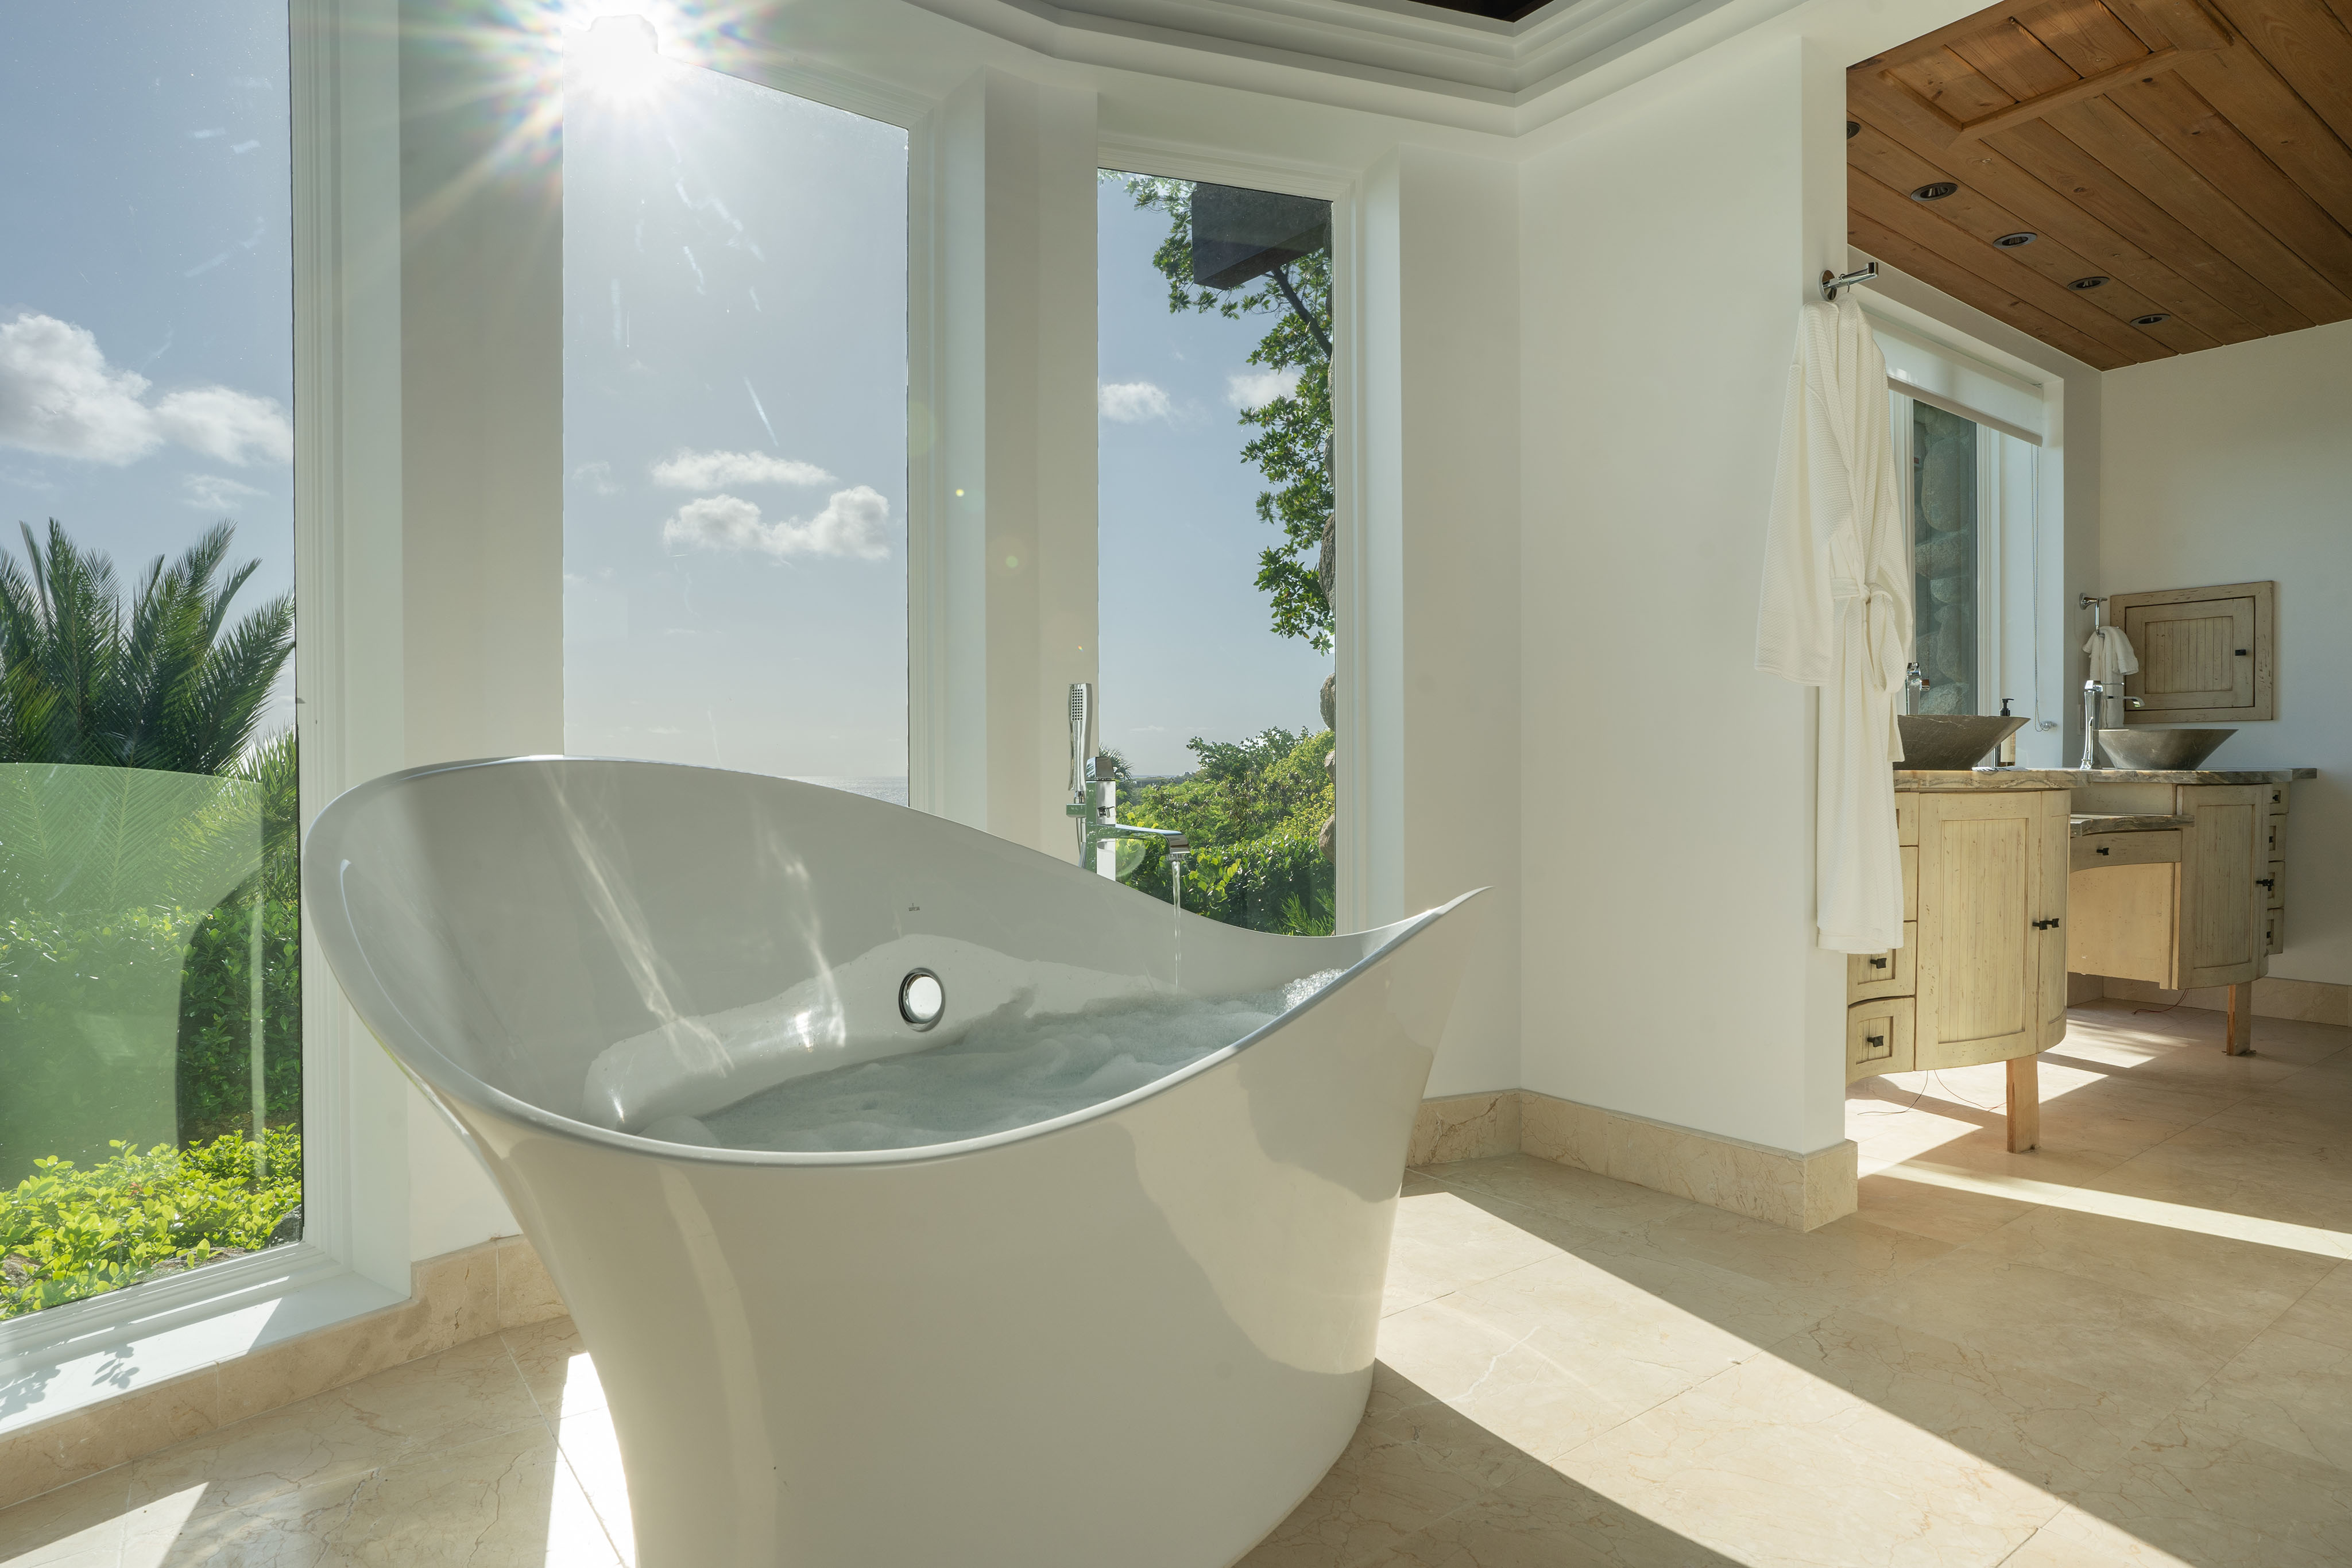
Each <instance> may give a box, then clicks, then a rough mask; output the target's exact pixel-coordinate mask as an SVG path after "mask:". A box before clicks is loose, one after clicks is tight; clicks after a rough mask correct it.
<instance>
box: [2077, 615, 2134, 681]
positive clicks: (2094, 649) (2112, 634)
mask: <svg viewBox="0 0 2352 1568" xmlns="http://www.w3.org/2000/svg"><path fill="white" fill-rule="evenodd" d="M2083 652H2084V653H2088V654H2089V655H2090V656H2091V679H2093V680H2095V681H2096V682H2098V683H2099V685H2103V686H2106V685H2115V684H2116V682H2117V681H2120V680H2122V679H2123V678H2124V677H2125V676H2126V675H2132V674H2138V673H2139V655H2138V654H2137V653H2133V652H2132V645H2131V639H2130V638H2128V637H2126V636H2125V635H2124V629H2123V628H2122V627H2120V626H2102V627H2100V628H2099V629H2098V630H2097V631H2095V632H2092V633H2091V640H2090V641H2089V642H2087V643H2084V644H2083Z"/></svg>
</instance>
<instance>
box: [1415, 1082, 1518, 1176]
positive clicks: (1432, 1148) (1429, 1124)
mask: <svg viewBox="0 0 2352 1568" xmlns="http://www.w3.org/2000/svg"><path fill="white" fill-rule="evenodd" d="M1518 1152H1519V1092H1518V1091H1517V1090H1516V1089H1496V1090H1492V1091H1490V1092H1486V1093H1484V1094H1449V1095H1446V1096H1444V1098H1442V1099H1437V1100H1423V1102H1422V1103H1421V1111H1420V1113H1419V1114H1417V1115H1415V1116H1414V1117H1413V1119H1412V1143H1411V1144H1410V1145H1407V1146H1406V1152H1405V1160H1404V1163H1405V1164H1407V1165H1409V1166H1442V1165H1450V1164H1452V1163H1453V1162H1454V1161H1455V1160H1483V1159H1487V1158H1490V1157H1492V1156H1493V1155H1515V1154H1517V1153H1518Z"/></svg>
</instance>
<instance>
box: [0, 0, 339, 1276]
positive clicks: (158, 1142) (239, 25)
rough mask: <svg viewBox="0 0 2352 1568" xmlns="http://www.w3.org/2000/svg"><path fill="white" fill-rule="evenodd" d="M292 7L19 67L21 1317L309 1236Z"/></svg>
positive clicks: (31, 55)
mask: <svg viewBox="0 0 2352 1568" xmlns="http://www.w3.org/2000/svg"><path fill="white" fill-rule="evenodd" d="M287 73H288V33H287V10H286V5H285V4H284V0H208V3H206V4H204V5H184V4H166V3H163V0H117V3H113V4H109V5H59V6H34V7H17V8H15V9H13V10H12V11H11V13H10V15H9V18H8V31H7V43H6V45H5V47H0V131H4V132H5V134H0V214H5V231H6V234H7V236H8V238H7V243H6V247H5V261H0V501H5V506H6V515H5V517H0V525H5V527H0V1317H19V1316H22V1315H24V1314H27V1313H31V1312H37V1311H39V1310H41V1309H44V1308H50V1307H56V1306H59V1305H62V1304H65V1303H68V1302H72V1301H80V1300H83V1299H86V1298H89V1297H92V1296H97V1295H101V1294H104V1293H106V1292H108V1291H114V1290H118V1289H121V1288H122V1287H125V1286H131V1285H136V1284H140V1283H142V1282H143V1281H152V1280H154V1279H157V1278H159V1277H162V1276H165V1275H172V1274H177V1273H180V1272H182V1271H184V1270H187V1269H189V1268H191V1267H194V1266H196V1265H201V1264H205V1263H208V1262H213V1261H216V1260H221V1259H225V1258H233V1257H236V1256H239V1255H241V1254H243V1253H246V1252H250V1251H253V1250H257V1249H261V1248H264V1247H267V1246H268V1245H271V1244H273V1243H277V1242H283V1241H288V1240H291V1239H295V1238H297V1237H299V1234H300V1226H301V1218H300V1207H299V1205H300V1198H301V1183H302V1159H301V1107H302V1082H301V1077H302V1064H301V1041H300V1022H299V1020H300V1005H299V999H300V979H299V922H298V913H297V881H298V879H297V875H296V858H297V835H298V832H299V815H298V811H297V806H296V798H295V795H296V791H295V765H294V764H295V758H294V746H295V743H294V728H293V715H294V682H293V676H294V671H293V664H292V657H293V636H294V622H293V613H294V612H293V583H294V571H293V542H294V536H293V473H292V463H293V455H294V452H293V428H292V423H291V421H292V417H293V415H292V404H293V391H292V381H293V346H292V309H293V301H292V285H291V280H290V271H291V254H292V253H291V248H290V240H289V224H290V204H289V159H290V151H289V149H290V136H289V116H288V101H289V99H288V80H287Z"/></svg>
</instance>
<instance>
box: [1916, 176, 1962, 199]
mask: <svg viewBox="0 0 2352 1568" xmlns="http://www.w3.org/2000/svg"><path fill="white" fill-rule="evenodd" d="M1959 188H1960V187H1959V185H1958V183H1957V182H1955V181H1951V180H1937V182H1935V183H1933V184H1929V185H1922V186H1920V187H1919V188H1918V189H1917V190H1916V191H1914V192H1912V193H1911V199H1912V200H1913V201H1915V202H1940V201H1942V200H1943V199H1944V198H1945V197H1946V196H1948V195H1950V194H1951V193H1953V192H1954V191H1957V190H1958V189H1959Z"/></svg>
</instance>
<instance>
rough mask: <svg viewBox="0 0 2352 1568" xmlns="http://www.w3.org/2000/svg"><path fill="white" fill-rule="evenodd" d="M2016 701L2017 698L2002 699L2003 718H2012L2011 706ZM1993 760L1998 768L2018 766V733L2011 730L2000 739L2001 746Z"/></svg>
mask: <svg viewBox="0 0 2352 1568" xmlns="http://www.w3.org/2000/svg"><path fill="white" fill-rule="evenodd" d="M2016 700H2017V699H2016V698H2015V697H2003V698H2001V699H2000V716H2001V717H2003V718H2007V717H2009V716H2010V712H2009V705H2010V704H2011V703H2013V702H2015V701H2016ZM1992 759H1993V765H1994V766H1995V767H1998V768H2014V767H2016V766H2017V732H2016V731H2015V730H2011V731H2010V732H2009V733H2008V734H2007V735H2004V736H2002V737H2000V746H1999V747H1996V748H1994V752H1993V758H1992Z"/></svg>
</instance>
